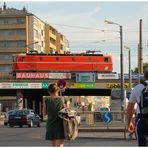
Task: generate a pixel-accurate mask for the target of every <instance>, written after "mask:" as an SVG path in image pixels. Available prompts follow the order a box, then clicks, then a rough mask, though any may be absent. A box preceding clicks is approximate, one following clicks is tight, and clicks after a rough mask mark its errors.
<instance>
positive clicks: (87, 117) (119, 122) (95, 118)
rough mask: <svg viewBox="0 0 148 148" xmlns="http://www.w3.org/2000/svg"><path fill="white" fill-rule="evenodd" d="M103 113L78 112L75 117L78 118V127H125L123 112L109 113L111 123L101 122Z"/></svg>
mask: <svg viewBox="0 0 148 148" xmlns="http://www.w3.org/2000/svg"><path fill="white" fill-rule="evenodd" d="M104 113H105V111H100V112H92V111H78V112H77V115H78V116H80V120H81V121H80V126H105V125H106V126H125V125H126V116H125V113H124V111H110V113H111V114H112V121H111V122H109V123H106V122H104V121H103V118H102V117H103V114H104Z"/></svg>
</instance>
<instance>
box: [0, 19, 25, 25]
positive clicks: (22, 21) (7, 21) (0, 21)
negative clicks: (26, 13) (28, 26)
mask: <svg viewBox="0 0 148 148" xmlns="http://www.w3.org/2000/svg"><path fill="white" fill-rule="evenodd" d="M25 22H26V20H25V18H1V19H0V24H25Z"/></svg>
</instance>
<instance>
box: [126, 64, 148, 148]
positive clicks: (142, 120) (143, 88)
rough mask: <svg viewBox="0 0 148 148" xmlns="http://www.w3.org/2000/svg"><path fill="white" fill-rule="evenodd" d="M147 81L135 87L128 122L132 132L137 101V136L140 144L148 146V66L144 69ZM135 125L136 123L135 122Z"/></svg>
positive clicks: (128, 109)
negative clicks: (131, 126)
mask: <svg viewBox="0 0 148 148" xmlns="http://www.w3.org/2000/svg"><path fill="white" fill-rule="evenodd" d="M144 78H145V81H144V82H143V83H140V84H138V85H136V86H135V87H134V89H133V90H132V92H131V96H130V99H129V102H128V106H127V124H128V131H129V132H130V125H131V122H132V116H133V113H134V112H133V110H134V105H135V103H137V111H136V113H137V115H136V116H137V117H136V125H135V126H136V136H137V141H138V145H139V146H147V139H146V138H147V136H148V99H147V98H148V96H147V95H148V67H146V68H145V70H144ZM133 125H134V123H133Z"/></svg>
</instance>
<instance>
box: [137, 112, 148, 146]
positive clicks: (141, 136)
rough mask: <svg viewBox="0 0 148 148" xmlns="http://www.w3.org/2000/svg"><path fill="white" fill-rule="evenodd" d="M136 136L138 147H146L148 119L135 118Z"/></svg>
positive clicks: (147, 144) (147, 142)
mask: <svg viewBox="0 0 148 148" xmlns="http://www.w3.org/2000/svg"><path fill="white" fill-rule="evenodd" d="M136 135H137V140H138V145H139V146H148V141H147V140H146V136H148V118H143V117H140V115H139V116H138V117H137V126H136Z"/></svg>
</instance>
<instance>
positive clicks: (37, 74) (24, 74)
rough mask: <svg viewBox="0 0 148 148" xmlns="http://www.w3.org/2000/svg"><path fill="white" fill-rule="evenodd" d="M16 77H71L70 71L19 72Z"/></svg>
mask: <svg viewBox="0 0 148 148" xmlns="http://www.w3.org/2000/svg"><path fill="white" fill-rule="evenodd" d="M16 78H17V79H71V73H45V72H32V73H30V72H19V73H16Z"/></svg>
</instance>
